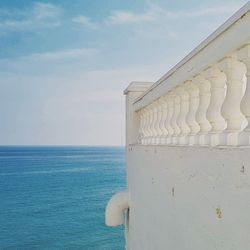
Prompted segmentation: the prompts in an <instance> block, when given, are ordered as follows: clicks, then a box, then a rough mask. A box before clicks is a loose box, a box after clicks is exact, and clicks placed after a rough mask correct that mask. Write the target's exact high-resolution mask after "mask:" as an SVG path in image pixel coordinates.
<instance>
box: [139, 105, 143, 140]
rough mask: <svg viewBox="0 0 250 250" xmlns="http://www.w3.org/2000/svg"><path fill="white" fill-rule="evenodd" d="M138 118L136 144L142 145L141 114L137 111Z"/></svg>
mask: <svg viewBox="0 0 250 250" xmlns="http://www.w3.org/2000/svg"><path fill="white" fill-rule="evenodd" d="M138 116H139V128H138V144H142V137H143V135H142V125H143V114H142V110H139V111H138Z"/></svg>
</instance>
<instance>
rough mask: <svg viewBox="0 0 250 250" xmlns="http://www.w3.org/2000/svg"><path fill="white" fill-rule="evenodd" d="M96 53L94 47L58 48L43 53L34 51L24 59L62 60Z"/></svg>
mask: <svg viewBox="0 0 250 250" xmlns="http://www.w3.org/2000/svg"><path fill="white" fill-rule="evenodd" d="M95 53H97V50H95V49H86V48H80V49H68V50H60V51H53V52H44V53H34V54H31V55H29V56H27V57H25V59H29V60H49V61H54V60H62V59H72V58H80V57H84V56H89V55H93V54H95Z"/></svg>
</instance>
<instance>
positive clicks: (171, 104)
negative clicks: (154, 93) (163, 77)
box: [165, 92, 174, 144]
mask: <svg viewBox="0 0 250 250" xmlns="http://www.w3.org/2000/svg"><path fill="white" fill-rule="evenodd" d="M165 100H166V102H167V108H168V111H167V119H166V121H165V128H166V129H167V131H168V135H167V138H166V144H170V143H171V141H172V136H173V134H174V129H173V127H172V125H171V120H172V117H173V115H174V96H173V94H172V93H171V92H170V93H169V94H167V95H166V97H165Z"/></svg>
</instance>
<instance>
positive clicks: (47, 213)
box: [0, 146, 125, 250]
mask: <svg viewBox="0 0 250 250" xmlns="http://www.w3.org/2000/svg"><path fill="white" fill-rule="evenodd" d="M124 150H125V149H124V147H64V146H63V147H54V146H53V147H47V146H46V147H45V146H42V147H37V146H35V147H28V146H20V147H19V146H18V147H17V146H8V147H5V146H1V147H0V249H1V250H2V249H6V250H7V249H8V250H12V249H13V250H33V249H34V250H40V249H51V250H52V249H65V250H66V249H69V250H70V249H72V250H74V249H83V250H123V249H124V232H123V226H120V227H118V228H109V227H106V226H105V207H106V205H107V202H108V200H109V199H110V197H111V196H112V195H113V194H115V193H116V192H118V191H121V190H123V189H124V188H125V157H124V155H125V152H124Z"/></svg>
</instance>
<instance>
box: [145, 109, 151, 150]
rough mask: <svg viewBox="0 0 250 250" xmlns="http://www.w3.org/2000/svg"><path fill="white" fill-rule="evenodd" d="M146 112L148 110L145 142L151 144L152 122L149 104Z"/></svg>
mask: <svg viewBox="0 0 250 250" xmlns="http://www.w3.org/2000/svg"><path fill="white" fill-rule="evenodd" d="M145 112H146V122H145V134H146V138H145V144H146V145H147V144H149V139H150V130H149V124H150V110H149V107H148V106H147V107H146V108H145Z"/></svg>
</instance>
